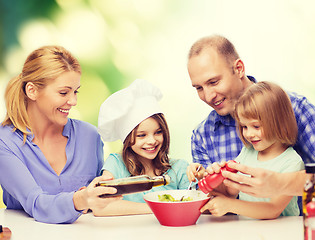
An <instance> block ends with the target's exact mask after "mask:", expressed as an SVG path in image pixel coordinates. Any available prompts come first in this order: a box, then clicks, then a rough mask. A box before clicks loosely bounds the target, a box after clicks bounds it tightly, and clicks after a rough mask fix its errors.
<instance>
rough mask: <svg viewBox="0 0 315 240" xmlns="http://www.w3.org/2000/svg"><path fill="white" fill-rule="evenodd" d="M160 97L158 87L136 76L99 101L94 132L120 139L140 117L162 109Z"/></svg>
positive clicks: (104, 136)
mask: <svg viewBox="0 0 315 240" xmlns="http://www.w3.org/2000/svg"><path fill="white" fill-rule="evenodd" d="M161 98H162V93H161V91H160V89H159V88H157V87H155V86H154V85H152V84H151V83H149V82H147V81H145V80H141V79H136V80H135V81H134V82H133V83H132V84H131V85H130V86H129V87H127V88H125V89H122V90H120V91H118V92H115V93H113V94H112V95H111V96H109V97H108V98H107V99H106V100H105V101H104V102H103V103H102V105H101V108H100V112H99V116H98V132H99V134H100V135H101V137H102V139H103V140H104V141H109V142H111V141H116V140H118V139H121V141H122V142H124V140H125V139H126V137H127V136H128V134H129V133H130V132H131V131H132V130H133V129H134V128H135V127H136V126H137V125H138V124H139V123H141V122H142V121H143V120H145V119H146V118H148V117H150V116H152V115H154V114H156V113H162V111H161V109H160V106H159V104H158V101H159V100H160V99H161Z"/></svg>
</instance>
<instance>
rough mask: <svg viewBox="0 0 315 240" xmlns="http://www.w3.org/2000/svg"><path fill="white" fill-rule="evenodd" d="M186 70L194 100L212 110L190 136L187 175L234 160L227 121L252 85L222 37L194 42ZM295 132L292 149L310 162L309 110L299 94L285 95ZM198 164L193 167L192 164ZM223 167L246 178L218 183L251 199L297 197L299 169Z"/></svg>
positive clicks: (313, 140)
mask: <svg viewBox="0 0 315 240" xmlns="http://www.w3.org/2000/svg"><path fill="white" fill-rule="evenodd" d="M188 72H189V76H190V79H191V82H192V86H193V87H194V88H195V89H196V91H197V93H198V95H199V98H200V99H201V100H202V101H204V102H205V103H207V104H208V105H209V106H211V107H212V108H213V109H214V110H213V111H212V112H211V113H210V114H209V116H208V117H207V118H206V119H205V120H204V121H202V122H201V123H200V124H199V125H198V126H197V127H196V128H195V129H194V131H193V134H192V138H191V147H192V156H193V161H194V162H195V163H196V164H195V165H193V169H191V170H192V172H193V173H194V174H196V168H197V166H198V165H199V164H202V165H203V166H204V167H205V168H206V167H207V166H208V165H209V164H211V163H213V162H220V161H223V160H224V161H227V160H230V159H234V158H235V157H236V156H237V155H238V154H239V153H240V151H241V149H242V147H243V144H242V142H241V140H240V139H239V137H238V134H237V130H236V125H235V121H234V119H233V117H232V113H233V111H234V103H235V101H236V100H237V99H238V97H239V96H240V95H241V94H242V92H243V90H244V89H246V88H247V87H249V86H250V85H251V84H254V83H255V82H256V80H255V79H254V78H253V77H250V76H246V75H245V66H244V63H243V61H242V60H241V59H240V58H239V55H238V53H237V52H236V50H235V48H234V46H233V44H232V43H231V42H230V41H229V40H227V39H226V38H224V37H222V36H210V37H205V38H202V39H200V40H198V41H197V42H196V43H195V44H193V46H192V47H191V49H190V52H189V56H188ZM289 96H290V99H291V102H292V106H293V109H294V112H295V116H296V119H297V123H298V128H299V134H298V140H297V143H296V145H295V146H294V149H295V150H296V151H297V152H298V153H299V154H300V156H301V157H302V158H303V161H304V162H305V163H307V162H315V106H314V105H312V104H311V103H309V102H308V100H307V99H306V98H305V97H303V96H298V95H296V94H294V93H289ZM197 163H198V164H197ZM229 167H232V168H235V169H236V170H238V171H240V172H243V173H245V174H248V175H250V176H251V177H248V176H245V175H240V174H235V173H231V172H226V171H225V172H224V173H223V176H224V177H226V178H227V179H226V180H225V181H224V183H225V184H226V185H227V186H230V187H234V188H236V189H238V190H240V191H242V192H245V193H248V194H251V195H253V196H257V197H272V196H275V195H277V194H278V193H279V192H281V193H282V194H286V195H301V194H302V190H303V185H304V183H305V181H306V179H307V176H306V174H305V171H300V172H296V173H276V172H272V171H269V170H265V169H257V168H250V167H246V166H244V165H241V164H229Z"/></svg>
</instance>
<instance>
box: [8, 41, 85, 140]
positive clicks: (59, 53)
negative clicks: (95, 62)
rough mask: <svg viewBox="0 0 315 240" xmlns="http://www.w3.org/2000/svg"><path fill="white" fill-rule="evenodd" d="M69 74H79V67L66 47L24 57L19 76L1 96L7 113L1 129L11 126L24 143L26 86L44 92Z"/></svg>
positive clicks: (41, 49)
mask: <svg viewBox="0 0 315 240" xmlns="http://www.w3.org/2000/svg"><path fill="white" fill-rule="evenodd" d="M70 71H74V72H77V73H80V74H81V66H80V64H79V62H78V60H77V59H76V58H75V57H74V56H73V55H72V54H71V53H70V52H69V51H67V50H66V49H65V48H63V47H60V46H44V47H41V48H38V49H37V50H35V51H33V52H32V53H31V54H30V55H29V56H28V57H27V59H26V61H25V63H24V66H23V69H22V73H20V74H19V75H18V76H17V77H15V78H13V79H11V80H10V81H9V83H8V85H7V87H6V90H5V95H4V97H5V103H6V109H7V113H6V116H5V119H4V121H3V122H2V126H5V125H11V124H12V125H13V126H14V130H16V129H18V130H20V131H21V132H22V133H23V136H24V142H25V140H26V137H27V135H28V134H30V133H31V132H32V129H31V126H30V122H29V118H28V114H27V103H28V97H27V95H26V94H25V86H26V84H27V83H29V82H31V83H33V84H34V85H35V86H36V87H37V88H38V89H43V88H45V87H46V86H47V85H48V84H49V83H51V82H52V81H54V80H55V79H56V78H58V77H59V76H60V75H61V74H63V73H65V72H70ZM28 130H29V131H30V132H29V131H28Z"/></svg>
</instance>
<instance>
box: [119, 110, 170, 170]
mask: <svg viewBox="0 0 315 240" xmlns="http://www.w3.org/2000/svg"><path fill="white" fill-rule="evenodd" d="M151 118H153V119H155V120H156V121H157V122H158V124H159V125H160V127H161V129H162V132H163V144H162V147H161V149H160V151H159V152H158V154H157V156H156V157H155V159H154V160H153V167H154V173H155V174H156V175H162V174H163V173H165V172H166V171H167V170H168V169H170V168H171V166H170V163H169V158H168V152H169V145H170V134H169V129H168V126H167V123H166V120H165V117H164V115H163V114H162V113H158V114H154V115H152V116H151ZM138 126H139V125H138ZM138 126H137V127H135V128H134V129H133V130H132V131H131V132H130V133H129V135H128V136H127V137H126V139H125V141H124V146H123V151H122V157H123V161H124V163H125V165H126V167H127V169H128V171H129V172H130V174H131V176H137V175H142V174H144V171H145V169H144V166H143V164H142V163H141V162H140V161H139V160H138V155H137V154H136V153H135V152H134V151H133V150H132V149H131V146H133V145H134V144H135V142H136V131H137V129H138Z"/></svg>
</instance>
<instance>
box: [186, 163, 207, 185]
mask: <svg viewBox="0 0 315 240" xmlns="http://www.w3.org/2000/svg"><path fill="white" fill-rule="evenodd" d="M199 166H200V169H199V170H198V171H197V169H198V167H199ZM205 171H206V169H205V168H204V167H203V166H202V165H201V164H199V163H191V164H190V165H189V166H188V167H187V171H186V173H187V176H188V180H189V182H195V181H196V178H197V179H198V180H200V179H202V178H203V176H204V173H205Z"/></svg>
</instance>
